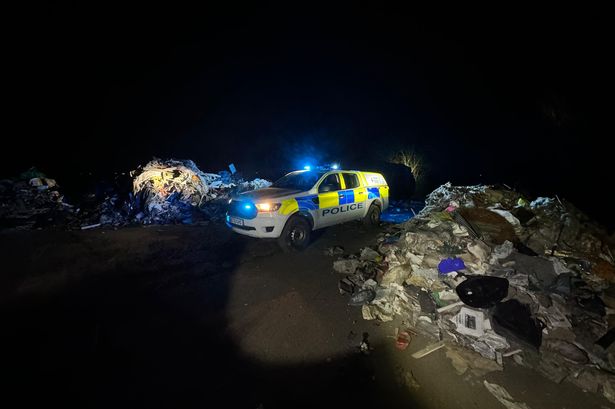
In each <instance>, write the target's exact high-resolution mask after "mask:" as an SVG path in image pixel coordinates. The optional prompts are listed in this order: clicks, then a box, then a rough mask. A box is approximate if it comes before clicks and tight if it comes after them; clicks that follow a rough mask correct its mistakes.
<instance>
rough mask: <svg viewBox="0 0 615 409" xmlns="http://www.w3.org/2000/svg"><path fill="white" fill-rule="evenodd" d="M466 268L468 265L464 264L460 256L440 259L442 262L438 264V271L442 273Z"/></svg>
mask: <svg viewBox="0 0 615 409" xmlns="http://www.w3.org/2000/svg"><path fill="white" fill-rule="evenodd" d="M465 268H466V266H465V264H463V260H462V259H460V258H459V257H455V258H445V259H444V260H442V261H440V264H438V271H439V272H440V273H441V274H448V273H451V272H453V271H459V270H463V269H465Z"/></svg>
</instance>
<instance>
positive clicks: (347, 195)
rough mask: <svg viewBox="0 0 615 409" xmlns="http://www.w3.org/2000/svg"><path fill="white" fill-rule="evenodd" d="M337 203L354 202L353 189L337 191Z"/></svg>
mask: <svg viewBox="0 0 615 409" xmlns="http://www.w3.org/2000/svg"><path fill="white" fill-rule="evenodd" d="M338 197H339V205H344V204H351V203H354V190H353V189H348V190H340V191H339V192H338Z"/></svg>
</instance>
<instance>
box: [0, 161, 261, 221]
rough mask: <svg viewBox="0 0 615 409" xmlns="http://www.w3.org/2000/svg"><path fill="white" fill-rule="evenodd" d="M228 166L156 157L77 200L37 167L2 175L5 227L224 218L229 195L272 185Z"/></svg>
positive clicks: (0, 208)
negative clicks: (207, 168) (216, 168)
mask: <svg viewBox="0 0 615 409" xmlns="http://www.w3.org/2000/svg"><path fill="white" fill-rule="evenodd" d="M231 165H232V164H231ZM229 168H230V169H231V172H229V171H226V170H224V171H221V172H219V173H205V172H202V171H201V170H200V169H199V168H198V167H197V166H196V165H195V163H194V162H192V161H191V160H175V159H169V160H161V159H153V160H152V161H150V162H149V163H147V164H146V165H145V166H142V167H139V168H138V169H136V170H134V171H132V172H130V174H129V175H130V178H131V179H130V182H129V183H124V184H121V188H120V186H119V185H118V184H117V183H115V184H108V183H102V182H101V183H100V186H99V184H97V187H96V193H88V194H87V195H86V196H84V198H82V199H78V198H77V199H76V202H75V203H74V204H68V203H66V201H65V199H64V195H62V194H61V193H60V190H59V188H60V186H59V185H58V183H57V182H56V181H55V180H54V179H51V178H48V177H47V176H45V174H43V173H42V172H39V171H38V170H36V169H35V168H32V169H30V170H28V171H27V172H24V173H22V174H21V175H20V176H19V177H18V178H15V179H5V180H1V181H0V227H4V228H19V229H31V228H45V227H54V226H61V227H65V228H70V229H82V230H87V229H89V228H94V227H98V226H97V225H101V226H113V227H121V226H126V225H129V224H151V223H159V224H163V223H184V224H191V223H195V222H199V221H204V220H216V219H218V220H222V219H223V217H224V213H225V212H226V207H227V201H228V199H229V197H230V195H232V194H234V193H239V192H242V191H246V190H253V189H260V188H263V187H268V186H270V185H271V182H269V181H267V180H264V179H259V178H256V179H254V180H252V181H244V180H243V179H241V178H240V177H239V174H238V172H237V170H236V168H235V166H234V165H232V166H229ZM122 175H124V176H122V178H123V179H122V180H124V179H126V180H128V176H126V175H125V174H122ZM118 178H119V176H118V174H116V179H118ZM116 182H117V180H116ZM124 185H126V186H125V187H124ZM129 185H130V186H129ZM101 186H104V188H103V187H101Z"/></svg>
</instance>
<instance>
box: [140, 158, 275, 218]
mask: <svg viewBox="0 0 615 409" xmlns="http://www.w3.org/2000/svg"><path fill="white" fill-rule="evenodd" d="M233 168H234V166H233ZM131 176H133V177H134V179H133V194H134V197H135V199H136V200H137V201H138V202H139V203H141V204H142V209H143V213H141V214H139V215H138V217H139V219H140V220H143V222H146V223H169V222H183V223H190V222H191V220H192V214H193V211H194V210H195V209H199V210H202V211H204V212H207V213H208V214H209V216H212V215H214V214H216V215H219V214H220V211H221V210H223V208H224V206H223V205H224V204H225V203H226V201H227V200H228V198H229V195H230V194H231V193H235V192H238V191H246V190H253V189H260V188H263V187H268V186H270V185H271V182H269V181H267V180H264V179H259V178H257V179H254V180H252V181H249V182H248V181H244V180H242V179H235V178H234V177H233V176H232V174H231V173H230V172H228V171H222V172H220V173H205V172H203V171H201V170H200V169H199V168H198V167H197V166H196V165H195V164H194V162H192V161H191V160H175V159H170V160H165V161H163V160H160V159H154V160H152V161H150V162H149V163H148V164H147V165H145V166H143V167H142V168H139V169H137V170H136V171H133V172H132V173H131ZM206 204H207V205H208V206H206ZM138 207H139V206H138Z"/></svg>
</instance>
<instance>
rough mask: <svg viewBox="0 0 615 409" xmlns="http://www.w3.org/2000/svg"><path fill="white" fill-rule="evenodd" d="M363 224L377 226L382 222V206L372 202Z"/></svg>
mask: <svg viewBox="0 0 615 409" xmlns="http://www.w3.org/2000/svg"><path fill="white" fill-rule="evenodd" d="M363 224H364V225H366V226H369V227H375V226H378V224H380V207H378V206H376V205H375V204H372V205H371V206H370V207H369V210H368V211H367V214H366V215H365V217H364V218H363Z"/></svg>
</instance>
